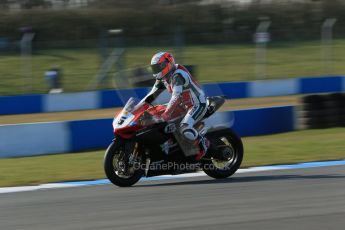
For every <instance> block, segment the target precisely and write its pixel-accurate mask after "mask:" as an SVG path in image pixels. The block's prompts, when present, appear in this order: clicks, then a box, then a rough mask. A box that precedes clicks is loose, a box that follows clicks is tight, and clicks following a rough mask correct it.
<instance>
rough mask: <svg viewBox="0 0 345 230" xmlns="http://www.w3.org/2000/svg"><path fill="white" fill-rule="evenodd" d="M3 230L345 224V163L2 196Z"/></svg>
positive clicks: (0, 216)
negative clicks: (218, 178) (131, 185)
mask: <svg viewBox="0 0 345 230" xmlns="http://www.w3.org/2000/svg"><path fill="white" fill-rule="evenodd" d="M0 229H1V230H12V229H15V230H21V229H25V230H31V229H32V230H41V229H44V230H46V229H49V230H57V229H59V230H65V229H66V230H67V229H68V230H70V229H83V230H88V229H92V230H94V229H131V230H133V229H246V230H247V229H266V230H270V229H280V230H281V229H289V230H290V229H303V230H305V229H313V230H318V229H328V230H330V229H339V230H340V229H341V230H343V229H345V166H332V167H320V168H308V169H293V170H279V171H266V172H255V173H242V174H237V175H235V176H233V177H232V178H230V179H225V180H214V179H211V178H209V177H206V176H205V177H194V178H182V179H176V180H175V179H173V180H162V181H145V182H140V183H138V184H137V185H136V186H134V187H131V188H117V187H115V186H112V185H98V186H88V187H79V188H66V189H54V190H41V191H32V192H20V193H9V194H0Z"/></svg>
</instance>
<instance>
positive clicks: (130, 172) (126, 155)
mask: <svg viewBox="0 0 345 230" xmlns="http://www.w3.org/2000/svg"><path fill="white" fill-rule="evenodd" d="M141 161H142V159H141V155H140V154H139V150H138V145H137V144H136V143H132V142H122V143H120V141H119V140H115V141H114V142H112V143H111V144H110V145H109V147H108V149H107V150H106V152H105V156H104V171H105V174H106V176H107V177H108V179H109V180H110V181H111V182H112V183H113V184H114V185H117V186H120V187H128V186H132V185H134V184H135V183H137V182H138V181H139V180H140V178H141V177H142V176H143V174H144V171H143V170H142V169H141Z"/></svg>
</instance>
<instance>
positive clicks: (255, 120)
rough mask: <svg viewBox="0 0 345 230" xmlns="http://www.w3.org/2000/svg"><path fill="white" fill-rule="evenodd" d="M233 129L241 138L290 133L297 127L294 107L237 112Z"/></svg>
mask: <svg viewBox="0 0 345 230" xmlns="http://www.w3.org/2000/svg"><path fill="white" fill-rule="evenodd" d="M234 112H235V123H234V126H233V129H234V130H236V131H237V132H238V134H239V135H240V136H256V135H266V134H273V133H282V132H289V131H292V130H294V127H295V112H294V107H293V106H283V107H272V108H258V109H247V110H237V111H234Z"/></svg>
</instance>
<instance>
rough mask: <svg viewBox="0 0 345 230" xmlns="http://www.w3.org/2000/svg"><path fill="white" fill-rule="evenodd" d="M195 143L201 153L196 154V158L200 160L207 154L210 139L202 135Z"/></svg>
mask: <svg viewBox="0 0 345 230" xmlns="http://www.w3.org/2000/svg"><path fill="white" fill-rule="evenodd" d="M195 144H196V145H197V146H198V147H199V153H198V154H196V156H195V160H197V161H199V160H201V158H203V157H204V156H205V155H206V153H207V150H208V148H209V147H210V141H209V140H208V139H207V138H206V137H203V136H200V137H199V138H198V139H197V140H196V142H195Z"/></svg>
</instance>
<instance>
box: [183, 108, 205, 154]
mask: <svg viewBox="0 0 345 230" xmlns="http://www.w3.org/2000/svg"><path fill="white" fill-rule="evenodd" d="M206 111H207V107H206V104H199V105H197V106H194V107H193V108H191V109H190V110H189V111H188V113H187V115H186V116H185V117H184V119H183V120H182V122H181V125H180V132H181V134H182V135H183V136H184V137H185V138H186V139H187V140H189V141H192V142H193V143H194V144H195V145H197V146H198V147H199V149H200V151H199V153H198V154H197V155H196V159H197V160H200V159H201V158H202V157H203V156H204V155H205V154H206V152H207V149H208V147H209V141H208V140H207V139H206V138H205V137H203V136H202V135H200V134H199V133H198V131H197V130H196V129H195V128H194V125H195V124H196V123H197V122H199V121H200V120H201V119H202V118H203V117H204V115H205V113H206Z"/></svg>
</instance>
